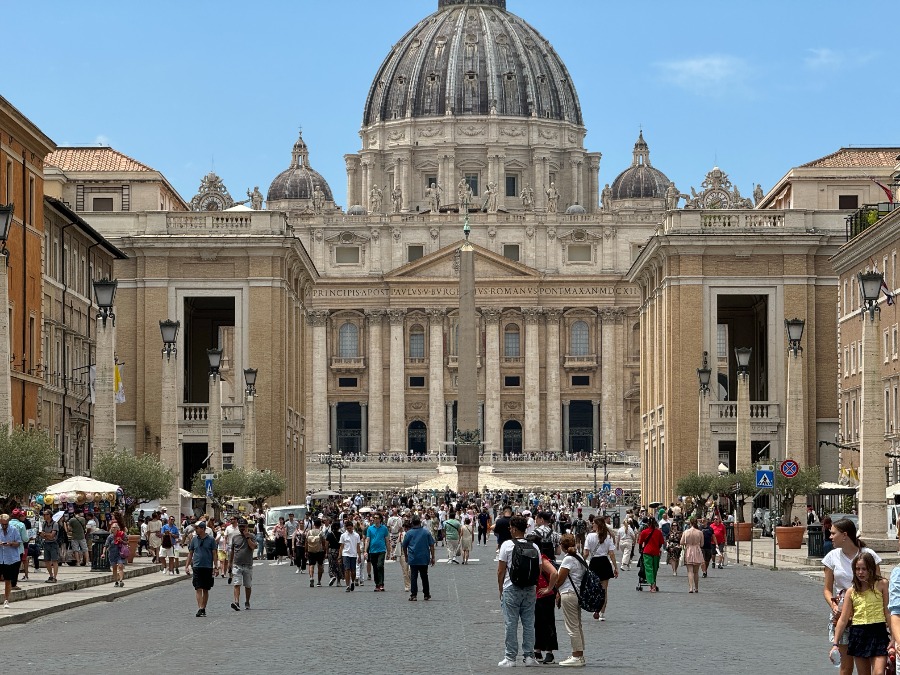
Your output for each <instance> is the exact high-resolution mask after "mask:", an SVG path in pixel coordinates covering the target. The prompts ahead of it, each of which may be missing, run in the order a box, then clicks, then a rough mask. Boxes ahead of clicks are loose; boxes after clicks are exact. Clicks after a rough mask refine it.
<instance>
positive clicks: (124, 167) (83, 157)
mask: <svg viewBox="0 0 900 675" xmlns="http://www.w3.org/2000/svg"><path fill="white" fill-rule="evenodd" d="M46 162H47V164H49V165H51V166H55V167H58V168H60V169H62V170H63V171H154V169H151V168H150V167H149V166H147V165H146V164H141V163H140V162H139V161H137V160H136V159H133V158H131V157H129V156H128V155H124V154H122V153H121V152H119V151H118V150H113V149H112V148H107V147H96V148H90V147H88V148H57V149H56V150H55V151H53V152H51V153H50V154H49V155H47V159H46Z"/></svg>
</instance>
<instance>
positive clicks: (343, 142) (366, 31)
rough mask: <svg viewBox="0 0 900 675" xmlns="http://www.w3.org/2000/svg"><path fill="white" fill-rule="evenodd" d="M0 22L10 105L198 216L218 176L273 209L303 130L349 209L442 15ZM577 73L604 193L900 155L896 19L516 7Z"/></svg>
mask: <svg viewBox="0 0 900 675" xmlns="http://www.w3.org/2000/svg"><path fill="white" fill-rule="evenodd" d="M43 7H44V9H43V13H42V14H41V16H40V17H38V16H37V15H36V14H35V12H34V9H33V7H32V6H31V3H14V4H10V5H8V6H5V7H4V10H3V14H4V23H5V24H6V25H7V26H16V29H15V30H8V31H6V32H5V34H4V39H3V42H4V53H5V54H7V55H16V58H15V62H16V63H17V65H16V63H14V62H12V61H7V62H6V67H4V68H3V75H2V76H0V95H2V96H3V97H5V98H6V99H7V100H9V101H10V102H11V103H12V104H13V105H14V106H16V107H17V108H18V109H19V110H20V111H21V112H22V113H24V114H25V115H26V116H27V117H29V118H30V119H31V120H32V121H33V122H34V123H36V124H37V125H38V126H39V127H40V128H41V129H42V130H43V131H44V133H46V134H47V135H48V136H50V138H52V139H53V140H54V141H55V142H56V143H57V144H58V145H91V144H104V145H110V146H112V147H113V148H115V149H116V150H119V151H121V152H124V153H125V154H127V155H130V156H132V157H134V158H135V159H137V160H139V161H141V162H143V163H144V164H147V165H149V166H151V167H153V168H154V169H157V170H159V171H161V172H162V173H163V174H164V175H165V176H166V178H168V180H169V181H170V183H172V184H173V185H174V186H175V188H176V189H177V190H178V191H179V192H180V193H181V195H182V197H184V198H185V199H186V200H190V199H191V197H192V196H193V195H194V194H195V193H196V192H197V189H198V187H199V185H200V180H201V178H202V177H203V175H205V174H206V173H207V172H208V171H210V170H215V171H216V173H218V174H219V175H220V176H221V177H222V179H223V180H224V182H225V185H226V186H227V187H228V189H229V190H230V192H231V194H232V196H233V197H234V198H235V199H242V198H244V197H245V191H246V190H247V189H248V188H252V187H253V186H255V185H258V186H260V189H261V190H262V191H263V192H264V193H265V192H266V190H267V188H268V186H269V183H270V182H271V181H272V179H273V178H274V177H275V176H276V175H278V173H279V172H281V171H282V170H284V169H285V168H287V167H288V165H289V163H290V153H291V146H292V145H293V143H294V141H295V140H296V137H297V133H298V130H299V129H300V128H301V126H302V129H303V136H304V139H305V140H306V142H307V144H308V146H309V150H310V164H311V165H312V167H313V168H315V169H316V170H318V171H319V172H320V173H321V174H323V175H324V176H325V178H326V180H327V181H328V183H329V185H330V186H331V188H332V190H333V192H334V195H335V200H336V202H337V203H338V204H341V205H344V206H345V207H346V201H345V196H346V171H345V165H344V160H343V156H344V154H346V153H351V152H357V151H358V150H359V149H360V138H359V128H360V124H361V122H362V112H363V106H364V104H365V100H366V95H367V93H368V90H369V87H370V85H371V83H372V80H373V78H374V76H375V73H376V71H377V69H378V66H379V65H380V63H381V62H382V61H383V59H384V58H385V56H386V55H387V54H388V52H389V51H390V48H391V46H392V45H393V44H394V43H396V42H397V41H398V40H399V39H400V38H401V37H402V36H403V34H404V33H406V31H407V30H408V29H409V28H411V27H412V26H413V25H415V23H416V22H418V21H419V20H420V19H422V18H424V17H425V16H427V15H428V14H431V13H432V12H434V11H435V10H436V9H437V0H333V1H332V2H318V1H313V0H294V1H293V2H287V1H279V0H272V1H270V2H263V3H255V4H250V3H247V2H236V1H231V0H220V1H218V2H215V3H214V2H168V1H166V0H155V1H154V2H151V3H137V2H135V3H129V2H123V3H106V2H103V3H101V2H97V1H94V0H82V1H80V2H70V3H63V2H54V3H49V2H48V3H44V4H43ZM507 8H508V10H509V11H511V12H513V13H515V14H518V15H519V16H521V17H522V18H523V19H525V20H526V21H528V22H529V23H530V24H531V25H532V26H534V27H535V28H536V29H537V30H538V31H539V32H540V33H542V34H543V35H544V37H546V38H547V39H548V40H549V41H550V42H551V44H553V46H554V48H555V49H556V51H557V53H559V55H560V56H561V57H562V59H563V61H564V62H565V63H566V65H567V67H568V68H569V71H570V73H571V75H572V78H573V80H574V83H575V86H576V88H577V90H578V94H579V97H580V101H581V107H582V112H583V115H584V120H585V126H586V127H587V129H588V135H587V138H586V140H585V146H586V148H587V149H588V150H589V151H592V152H596V151H599V152H601V153H603V159H602V161H601V165H600V182H601V185H602V184H604V183H611V182H612V181H613V179H614V178H615V177H616V175H618V174H619V173H620V172H621V171H623V170H624V169H626V168H627V167H628V166H630V164H631V151H632V148H633V146H634V142H635V140H636V138H637V135H638V131H639V129H643V133H644V137H645V139H646V141H647V143H648V144H649V146H650V153H651V154H650V159H651V162H652V164H653V165H654V166H656V167H657V168H659V169H661V170H662V171H663V172H664V173H666V175H668V176H669V178H670V179H671V180H674V181H675V183H676V184H677V185H678V187H679V188H680V189H681V191H683V192H687V191H689V189H690V187H691V186H695V187H697V188H699V186H700V183H701V182H702V181H703V179H704V177H705V175H706V173H707V172H708V171H709V170H710V169H711V168H712V167H713V166H719V167H720V168H721V169H722V170H723V171H725V172H726V173H728V174H729V176H730V177H731V179H732V181H733V182H734V183H735V185H737V186H738V187H739V188H740V190H741V193H742V194H744V195H749V194H752V192H753V185H755V184H756V183H761V184H762V186H763V189H764V190H768V189H770V188H771V187H772V186H773V185H774V183H775V182H776V181H778V179H780V178H781V177H782V176H783V175H784V174H785V173H786V172H787V171H789V170H790V169H791V168H792V167H795V166H798V165H800V164H803V163H805V162H808V161H811V160H813V159H816V158H818V157H821V156H824V155H827V154H829V153H831V152H834V151H835V150H837V149H838V148H840V147H845V146H854V145H855V146H873V145H886V146H887V145H889V146H900V132H898V131H897V124H896V122H895V121H894V119H893V118H894V116H895V111H896V110H897V103H898V98H900V93H898V92H900V88H898V87H897V86H896V84H895V83H894V82H893V80H894V76H893V71H894V65H895V61H896V53H895V51H894V50H893V49H892V48H891V47H892V44H893V41H892V39H891V38H890V35H891V33H890V32H887V31H883V30H882V28H881V26H883V25H884V23H883V22H885V21H888V22H890V19H891V17H892V16H893V11H894V10H893V8H892V5H889V4H888V3H887V2H865V1H864V2H859V3H854V4H853V6H852V8H851V7H850V6H849V5H848V4H847V3H845V2H838V1H836V0H822V1H820V2H817V3H812V2H806V1H802V0H801V1H796V2H785V1H784V0H778V1H769V0H756V1H755V2H753V3H747V2H742V3H737V2H683V3H671V2H669V3H664V2H655V1H654V0H649V1H647V2H643V3H639V4H638V5H632V4H631V3H627V2H616V3H613V2H607V1H606V0H508V2H507Z"/></svg>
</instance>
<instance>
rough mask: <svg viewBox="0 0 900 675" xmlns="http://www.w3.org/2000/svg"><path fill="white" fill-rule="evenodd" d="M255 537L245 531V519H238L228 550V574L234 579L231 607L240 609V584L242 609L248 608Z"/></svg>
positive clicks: (251, 584) (236, 610)
mask: <svg viewBox="0 0 900 675" xmlns="http://www.w3.org/2000/svg"><path fill="white" fill-rule="evenodd" d="M254 550H256V538H255V537H254V536H253V534H248V533H247V521H246V520H244V519H243V518H241V519H240V520H238V531H237V534H235V535H234V536H233V537H232V538H231V544H230V546H229V550H228V575H229V576H230V577H233V581H234V602H232V603H231V609H233V610H234V611H235V612H239V611H241V605H240V603H241V586H243V587H244V609H250V593H251V591H252V590H253V589H252V586H253V551H254Z"/></svg>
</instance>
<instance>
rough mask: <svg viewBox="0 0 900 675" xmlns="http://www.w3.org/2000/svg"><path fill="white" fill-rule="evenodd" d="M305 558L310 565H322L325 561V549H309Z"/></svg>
mask: <svg viewBox="0 0 900 675" xmlns="http://www.w3.org/2000/svg"><path fill="white" fill-rule="evenodd" d="M307 560H308V561H309V564H310V565H322V564H324V563H325V551H310V552H309V553H308V554H307Z"/></svg>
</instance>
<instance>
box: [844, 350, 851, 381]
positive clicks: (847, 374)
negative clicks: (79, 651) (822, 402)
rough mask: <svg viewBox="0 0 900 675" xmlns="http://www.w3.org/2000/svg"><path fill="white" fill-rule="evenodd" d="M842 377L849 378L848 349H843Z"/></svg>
mask: <svg viewBox="0 0 900 675" xmlns="http://www.w3.org/2000/svg"><path fill="white" fill-rule="evenodd" d="M844 377H850V349H849V348H847V347H844Z"/></svg>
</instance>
